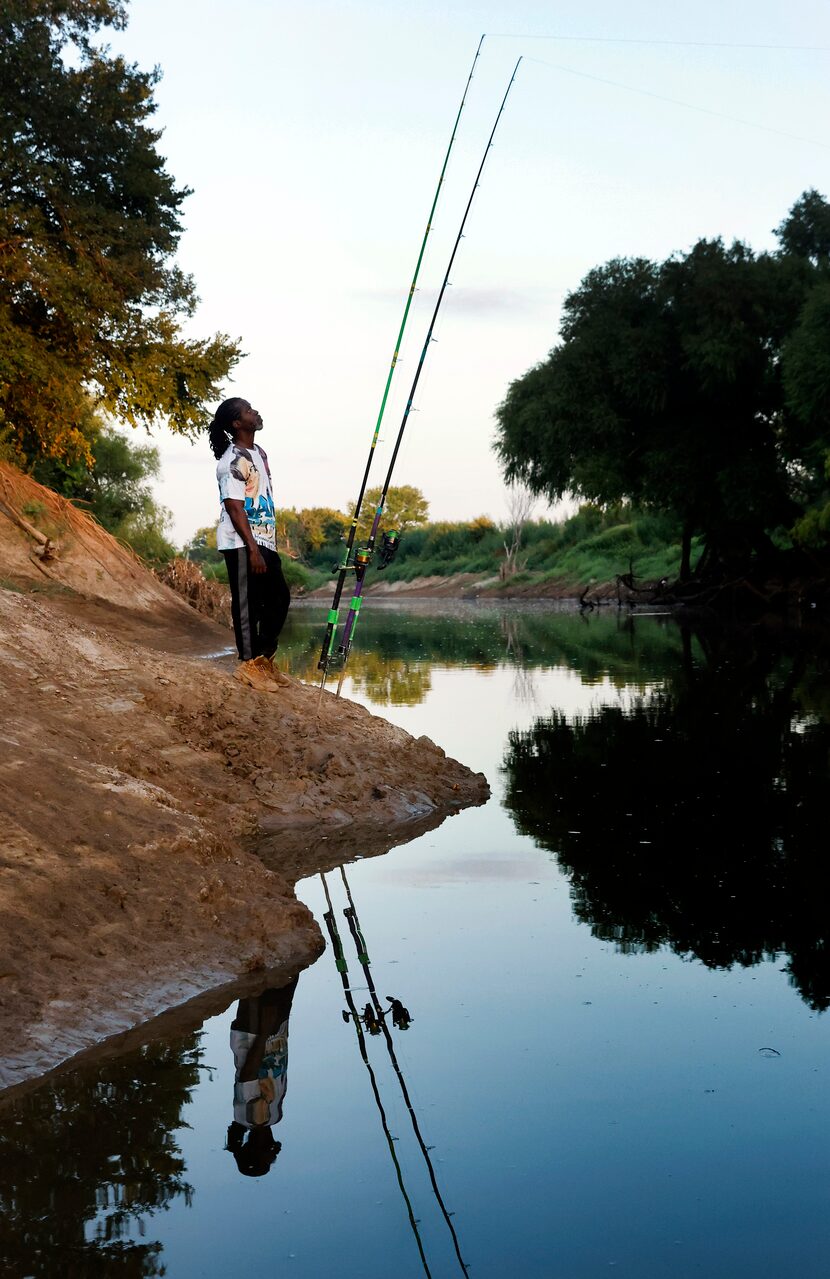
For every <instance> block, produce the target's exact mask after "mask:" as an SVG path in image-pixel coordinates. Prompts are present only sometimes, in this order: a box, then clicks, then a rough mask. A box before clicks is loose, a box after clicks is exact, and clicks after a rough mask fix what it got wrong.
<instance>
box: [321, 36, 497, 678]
mask: <svg viewBox="0 0 830 1279" xmlns="http://www.w3.org/2000/svg"><path fill="white" fill-rule="evenodd" d="M483 43H484V36H482V37H481V39H480V40H479V42H478V48H477V49H476V52H475V57H474V58H473V63H472V66H471V67H470V73H469V75H468V76H467V82H466V84H465V85H464V93H463V94H462V96H461V105H460V106H459V108H458V113H457V115H456V117H455V124H454V125H453V129H452V134H451V136H450V141H449V145H448V147H447V151H446V155H445V156H444V163H443V165H442V166H441V173H440V176H439V178H438V185H437V187H436V188H435V195H434V196H433V198H432V206H431V208H430V211H429V216H428V218H427V225H426V230H425V231H424V235H423V239H422V240H421V248H420V251H419V253H418V259H417V262H416V263H415V271H414V273H413V276H412V283H411V284H410V286H409V293H408V294H407V298H406V305H405V306H404V311H403V319H402V320H401V326H400V329H399V330H398V336H397V339H396V341H395V350H394V352H393V355H392V362H391V364H390V366H389V372H388V374H387V376H386V385H385V386H384V388H383V396H382V398H381V402H380V409H379V411H378V416H377V421H376V422H375V432H374V435H373V436H372V443H371V444H370V446H369V456H368V457H367V459H366V467H365V470H364V472H363V479H362V481H361V485H360V492H359V493H358V496H357V501H356V502H355V507H354V513H353V515H352V521H351V524H350V525H349V532H348V536H347V539H346V548H345V551H344V553H343V562H342V564H341V565H340V566H339V567H340V571H339V575H338V578H337V583H336V585H335V588H334V597H333V599H332V602H331V608H330V609H329V612H328V617H327V619H326V633H325V638H324V640H323V647H322V650H321V652H320V660H319V662H318V663H317V668H318V670H322V672H323V677H322V679H321V681H320V696H321V698H322V694H323V689H324V688H325V685H326V671H327V668H328V664H329V660H330V657H331V652H332V649H333V648H334V642H335V638H336V632H337V621H338V616H339V608H340V599H341V596H342V594H343V587H344V585H345V582H346V575H347V574H348V573H349V571H350V569H351V568H352V567H353V566H352V564H351V563H350V556H351V553H352V548H353V546H354V541H355V537H356V535H357V525H358V521H359V519H360V510H361V507H362V505H363V497H364V494H365V492H366V485H367V483H368V481H369V472H370V470H371V469H372V460H373V458H374V453H375V447H376V445H377V442H378V436H379V435H380V428H381V423H382V421H383V415H384V412H385V411H386V401H387V400H388V398H389V388H390V386H391V384H392V377H393V374H394V372H395V365H396V364H397V362H398V356H399V354H400V349H401V343H402V342H403V336H404V330H405V329H406V323H407V320H408V319H409V311H410V308H411V306H412V299H413V297H414V296H415V291H416V286H417V283H418V276H419V274H420V271H421V263H422V262H423V260H424V253H425V252H426V246H427V240H428V239H429V234H430V231H431V230H432V219H433V216H434V214H435V210H436V207H437V205H438V197H439V195H440V194H441V187H442V186H443V184H444V176H445V174H446V172H447V165H448V164H449V161H450V154H451V152H452V149H453V146H454V145H455V135H456V133H457V132H458V124H459V121H460V120H461V113H462V112H463V110H464V104H465V102H466V101H467V93H468V91H469V88H470V84H471V83H472V79H473V74H474V72H475V69H476V63H477V62H478V59H479V55H480V54H481V46H482V45H483Z"/></svg>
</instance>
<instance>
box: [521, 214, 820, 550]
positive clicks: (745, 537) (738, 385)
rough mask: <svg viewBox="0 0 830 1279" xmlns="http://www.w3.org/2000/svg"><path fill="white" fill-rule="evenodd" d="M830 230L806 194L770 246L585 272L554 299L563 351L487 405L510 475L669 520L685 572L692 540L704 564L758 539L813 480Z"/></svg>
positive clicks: (810, 489) (795, 507)
mask: <svg viewBox="0 0 830 1279" xmlns="http://www.w3.org/2000/svg"><path fill="white" fill-rule="evenodd" d="M828 228H830V206H828V204H827V202H826V201H825V200H824V199H823V197H822V196H820V195H819V194H818V192H815V191H812V192H807V193H805V195H804V196H803V197H802V198H801V200H800V201H798V203H797V204H796V205H795V206H794V208H793V209H792V210H791V213H790V215H789V217H788V218H787V219H786V220H785V222H784V223H783V224H782V226H781V227H779V229H778V236H779V240H780V243H781V249H780V251H779V252H778V253H775V254H758V255H756V254H755V253H753V252H752V250H751V249H750V248H749V247H747V246H746V245H744V244H741V243H739V242H736V243H734V244H732V245H725V244H724V243H723V241H722V240H719V239H716V240H701V241H699V242H698V243H697V244H695V245H694V247H693V248H692V249H691V250H690V251H689V252H688V253H687V254H684V255H677V256H675V257H672V258H670V259H668V261H666V262H663V263H654V262H649V261H646V260H644V259H625V260H616V261H613V262H609V263H606V264H605V265H604V266H601V267H598V268H596V269H595V270H593V271H591V272H590V273H589V274H588V275H587V276H586V278H585V279H584V280H583V282H582V284H581V285H580V286H579V288H578V289H576V290H575V291H574V292H573V293H572V294H570V295H569V296H568V298H567V299H566V301H565V307H564V316H563V321H562V326H561V341H560V343H559V345H558V346H556V347H555V348H554V349H553V350H552V351H551V353H550V354H549V356H548V358H547V359H546V360H545V361H544V362H542V363H541V364H538V365H537V366H536V367H535V368H532V369H531V370H530V371H529V372H528V373H526V374H525V375H524V376H523V377H522V378H519V379H518V380H517V381H516V382H514V383H513V384H512V385H511V386H510V388H509V390H508V393H507V396H506V398H505V400H504V402H503V403H502V404H501V405H500V406H499V409H498V411H497V420H498V436H497V442H496V449H497V452H498V453H499V455H500V457H501V460H502V463H503V466H504V470H505V474H506V476H507V477H508V478H509V479H518V480H522V481H524V482H526V483H527V484H528V485H529V487H530V488H531V489H532V490H533V491H534V492H537V493H540V494H543V495H545V496H546V497H548V498H550V499H557V498H560V497H562V496H563V495H564V494H565V493H571V494H574V495H576V496H579V497H582V498H587V499H589V500H591V501H595V502H599V503H602V504H607V503H612V502H618V501H621V500H628V501H631V502H634V503H637V504H639V505H642V506H652V507H655V508H657V509H661V510H664V511H668V512H670V513H672V514H673V515H675V516H677V518H678V519H679V521H680V522H681V524H682V528H683V546H684V553H683V557H682V561H683V562H682V565H681V575H682V576H688V574H689V572H690V562H689V551H690V546H691V539H692V537H693V535H695V534H700V535H702V536H703V538H704V540H705V544H706V547H707V552H706V554H707V556H708V558H709V560H710V561H711V560H712V559H713V558H720V559H722V560H729V559H731V558H733V557H739V558H743V557H745V556H746V555H747V554H748V553H751V552H752V551H755V550H758V549H760V548H763V547H764V546H766V545H768V542H767V538H768V535H769V533H770V532H772V531H773V530H775V529H776V528H777V527H780V526H782V525H783V526H790V525H792V523H793V521H794V520H796V518H797V517H798V516H799V514H800V513H801V512H802V511H803V510H804V509H805V505H806V504H807V503H808V502H809V501H810V500H812V499H813V497H814V496H815V494H816V491H817V488H818V487H820V477H821V476H823V449H822V444H821V441H822V439H826V437H827V421H828V410H829V409H830V395H829V394H828V387H830V383H828V380H827V370H828V368H830V364H829V363H828V359H827V356H826V355H825V356H824V359H823V362H822V365H821V370H820V371H817V370H816V368H815V366H814V364H813V363H811V359H810V356H811V353H812V351H813V350H814V349H815V348H816V346H821V344H822V343H824V344H825V347H826V344H827V341H828V338H830V327H828V326H830V314H828V308H827V307H826V305H824V306H823V305H822V299H823V297H824V293H823V290H826V288H827V259H828V245H830V230H828ZM822 379H823V380H822ZM796 391H798V394H796Z"/></svg>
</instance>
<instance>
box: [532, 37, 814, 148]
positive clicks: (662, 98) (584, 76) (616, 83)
mask: <svg viewBox="0 0 830 1279" xmlns="http://www.w3.org/2000/svg"><path fill="white" fill-rule="evenodd" d="M525 60H526V61H527V62H535V63H536V65H537V66H540V67H549V68H550V69H551V70H553V71H564V72H565V73H566V74H567V75H573V76H579V78H580V79H581V80H594V81H596V83H597V84H606V85H610V86H611V87H612V88H614V89H625V90H626V92H628V93H637V94H639V95H640V96H641V97H644V98H655V99H656V100H657V101H658V102H668V103H669V104H670V105H671V106H673V107H683V108H684V109H685V110H686V111H698V112H700V114H701V115H709V116H714V117H715V119H717V120H728V121H730V123H732V124H741V125H744V126H745V127H746V128H748V129H760V130H761V131H762V132H763V133H773V134H775V135H776V136H777V137H779V138H787V140H788V141H790V142H806V143H807V144H808V145H809V146H814V147H821V148H822V149H823V150H825V151H828V150H830V142H819V140H818V139H817V138H804V137H802V136H801V135H800V134H798V133H788V132H787V131H786V130H785V129H776V128H775V127H774V125H770V124H758V123H757V122H756V121H755V120H745V119H743V117H742V116H737V115H729V114H728V113H727V112H726V111H716V110H714V108H712V107H701V106H698V105H697V104H696V103H694V102H683V101H682V100H681V99H680V98H670V97H668V96H667V95H666V94H664V93H655V92H654V91H653V90H651V89H641V88H640V87H639V86H638V85H634V84H624V83H623V82H622V81H621V80H609V79H607V78H606V77H605V76H599V75H592V74H591V73H590V72H588V71H577V70H576V68H575V67H566V66H564V65H562V64H561V63H558V62H545V61H544V59H542V58H531V57H528V58H526V59H525Z"/></svg>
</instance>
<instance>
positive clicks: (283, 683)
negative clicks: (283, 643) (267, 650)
mask: <svg viewBox="0 0 830 1279" xmlns="http://www.w3.org/2000/svg"><path fill="white" fill-rule="evenodd" d="M262 660H263V661H264V662H267V663H268V665H269V667H270V668H271V678H272V679H275V680H276V681H277V683H278V684H279V685H280V687H282V688H290V686H291V685H292V684H296V683H297V681H296V680H295V679H292V678H291V676H290V675H286V673H285V671H281V670H280V668H279V667H278V666H277V664H276V662H275V661H274V659H273V657H264V658H263V659H262Z"/></svg>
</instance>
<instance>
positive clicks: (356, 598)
mask: <svg viewBox="0 0 830 1279" xmlns="http://www.w3.org/2000/svg"><path fill="white" fill-rule="evenodd" d="M521 61H522V60H521V58H519V59H518V61H517V62H516V65H515V67H514V68H513V74H512V75H511V77H510V81H509V83H508V85H507V88H506V89H505V92H504V97H503V98H502V100H501V105H500V107H499V109H498V114H497V115H496V119H495V121H494V123H493V127H492V129H491V131H490V136H489V138H488V139H487V146H486V147H485V148H484V154H483V156H482V157H481V163H480V165H479V166H478V172H477V173H476V177H475V182H474V183H473V186H472V190H471V191H470V197H469V199H468V201H467V206H466V208H465V210H464V216H463V218H462V219H461V226H460V227H459V228H458V235H457V236H456V238H455V243H454V245H453V248H452V253H451V254H450V260H449V262H448V263H447V269H446V271H445V273H444V279H443V281H442V284H441V288H440V290H439V292H438V298H437V301H436V303H435V308H434V310H433V312H432V318H431V320H430V322H429V328H428V329H427V335H426V338H425V339H424V345H423V348H422V350H421V356H420V359H419V360H418V367H417V368H416V370H415V376H414V378H413V380H412V386H411V387H410V389H409V395H408V397H407V401H406V407H405V409H404V412H403V417H402V419H401V424H400V427H399V428H398V434H397V438H396V440H395V447H394V448H393V450H392V456H391V459H390V461H389V469H388V470H387V472H386V479H385V480H384V482H383V488H382V490H381V494H380V499H379V501H378V505H377V509H376V511H375V515H374V519H373V521H372V528H371V531H370V533H369V537H368V539H367V541H366V543H365V545H364V546H361V547H359V548H358V550H357V551H356V553H355V563H354V571H355V588H354V593H353V595H352V598H351V600H350V602H349V613H348V616H347V618H346V622H345V625H344V627H343V636H342V639H341V641H340V645H339V647H338V650H337V651H338V654H339V656H340V657H341V658H342V665H341V668H340V678H339V680H338V683H337V696H338V697H339V696H340V692H341V690H342V688H343V680H344V678H345V674H346V663H347V662H348V660H349V651H350V649H351V645H352V639H353V637H354V629H355V626H356V624H357V619H358V616H359V613H360V607H361V603H362V598H363V581H364V578H365V577H366V570H367V569H368V567H369V564H370V563H371V560H372V556H373V554H374V549H375V542H376V541H377V536H378V528H379V525H380V521H381V516H382V515H383V511H384V508H385V506H386V498H387V495H388V493H389V488H390V485H391V483H392V473H393V471H394V469H395V463H396V462H397V460H398V453H399V451H400V447H401V441H402V440H403V435H404V431H405V430H406V424H407V422H408V421H409V415H410V413H411V412H412V404H413V401H414V399H415V393H416V391H417V389H418V383H419V382H420V379H421V373H422V371H423V368H424V364H425V362H426V358H427V351H428V350H429V347H430V344H431V342H432V335H433V332H434V330H435V322H436V320H437V319H438V312H439V311H440V309H441V303H442V302H443V300H444V294H445V293H446V291H447V286H448V285H449V282H450V273H451V271H452V268H453V265H454V263H455V258H456V254H457V253H458V249H459V246H460V244H461V241H462V239H463V237H464V228H465V226H466V225H467V218H468V216H469V213H470V209H471V208H472V204H473V200H474V198H475V193H476V191H477V190H478V186H479V182H480V181H481V175H482V173H483V172H484V165H485V164H486V162H487V156H488V155H489V153H490V149H491V147H492V145H493V139H494V137H495V136H496V130H497V128H498V127H499V121H500V120H501V117H502V114H503V112H504V108H505V106H506V105H507V99H508V96H509V94H510V90H511V89H512V87H513V82H514V80H515V79H516V74H517V72H518V70H519V64H520V63H521ZM390 536H391V545H390V544H389V542H390ZM397 540H398V539H397V534H392V535H389V536H387V541H386V544H385V545H384V546H383V547H382V553H383V556H384V559H385V560H386V562H388V560H389V559H391V556H392V554H393V553H394V550H395V547H396V545H397ZM320 665H321V666H322V667H323V676H322V679H321V681H320V688H321V695H322V689H323V688H325V683H326V675H327V671H328V660H326V661H325V663H324V662H322V661H321V663H320Z"/></svg>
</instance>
